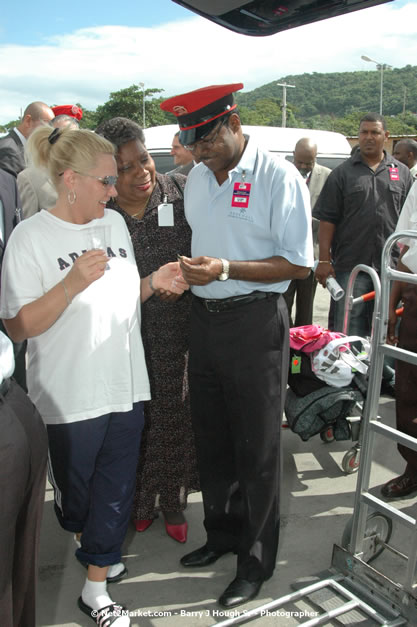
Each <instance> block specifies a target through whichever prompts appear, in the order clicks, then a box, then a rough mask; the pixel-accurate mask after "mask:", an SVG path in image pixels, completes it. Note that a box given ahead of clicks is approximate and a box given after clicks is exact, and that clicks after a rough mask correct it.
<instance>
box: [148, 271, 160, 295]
mask: <svg viewBox="0 0 417 627" xmlns="http://www.w3.org/2000/svg"><path fill="white" fill-rule="evenodd" d="M152 277H153V272H152V273H151V274H150V275H149V287H150V288H151V290H152V292H153V293H155V292H157V291H158V290H157V289H156V287H154V285H153V281H152Z"/></svg>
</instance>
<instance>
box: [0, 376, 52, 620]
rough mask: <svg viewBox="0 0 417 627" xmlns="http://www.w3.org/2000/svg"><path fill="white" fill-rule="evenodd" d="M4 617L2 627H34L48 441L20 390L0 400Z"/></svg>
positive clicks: (0, 602)
mask: <svg viewBox="0 0 417 627" xmlns="http://www.w3.org/2000/svg"><path fill="white" fill-rule="evenodd" d="M0 424H1V430H0V492H1V499H2V501H1V513H0V616H1V625H2V627H35V624H36V620H35V605H36V580H37V574H38V573H37V570H38V548H39V536H40V527H41V519H42V511H43V503H44V500H45V477H46V462H47V458H48V438H47V434H46V429H45V426H44V424H43V422H42V419H41V417H40V415H39V413H38V412H37V410H36V409H35V407H34V405H33V404H32V402H31V401H30V399H29V397H28V396H27V395H26V394H25V392H24V391H23V390H22V388H21V387H20V386H19V385H18V384H17V383H15V382H14V381H13V380H12V381H11V387H10V389H9V391H8V392H7V394H6V395H4V396H0Z"/></svg>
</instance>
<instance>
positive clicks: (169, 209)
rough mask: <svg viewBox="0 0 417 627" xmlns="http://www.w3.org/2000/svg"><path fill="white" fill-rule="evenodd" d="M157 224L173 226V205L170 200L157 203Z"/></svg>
mask: <svg viewBox="0 0 417 627" xmlns="http://www.w3.org/2000/svg"><path fill="white" fill-rule="evenodd" d="M158 226H174V206H173V205H172V203H170V202H163V203H162V204H161V205H158Z"/></svg>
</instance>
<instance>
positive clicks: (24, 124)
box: [0, 102, 55, 176]
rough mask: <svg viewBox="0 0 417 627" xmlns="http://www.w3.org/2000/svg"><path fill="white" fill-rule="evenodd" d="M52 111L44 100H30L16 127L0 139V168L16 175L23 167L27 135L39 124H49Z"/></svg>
mask: <svg viewBox="0 0 417 627" xmlns="http://www.w3.org/2000/svg"><path fill="white" fill-rule="evenodd" d="M54 117H55V115H54V112H53V111H52V109H51V108H50V107H48V105H47V104H45V103H44V102H31V104H30V105H28V106H27V107H26V109H25V112H24V114H23V118H22V120H21V122H20V124H19V126H17V127H16V128H14V129H13V130H11V131H10V132H9V134H8V135H6V137H3V138H2V139H0V168H1V169H2V170H6V172H9V174H12V175H13V176H17V175H18V174H19V172H21V171H22V170H23V168H25V166H26V164H25V153H24V151H25V145H26V140H27V139H28V137H29V135H30V134H31V133H32V132H33V131H34V130H35V128H36V127H37V126H39V125H40V124H49V122H50V121H51V120H53V119H54Z"/></svg>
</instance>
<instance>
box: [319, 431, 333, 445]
mask: <svg viewBox="0 0 417 627" xmlns="http://www.w3.org/2000/svg"><path fill="white" fill-rule="evenodd" d="M320 437H321V439H322V440H323V442H327V443H329V442H333V441H334V433H333V427H327V429H326V430H325V431H321V432H320Z"/></svg>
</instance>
